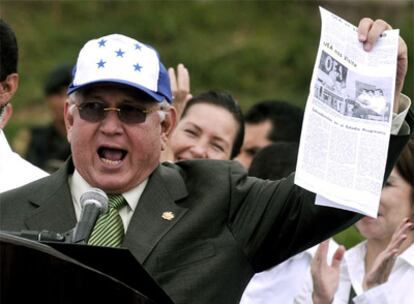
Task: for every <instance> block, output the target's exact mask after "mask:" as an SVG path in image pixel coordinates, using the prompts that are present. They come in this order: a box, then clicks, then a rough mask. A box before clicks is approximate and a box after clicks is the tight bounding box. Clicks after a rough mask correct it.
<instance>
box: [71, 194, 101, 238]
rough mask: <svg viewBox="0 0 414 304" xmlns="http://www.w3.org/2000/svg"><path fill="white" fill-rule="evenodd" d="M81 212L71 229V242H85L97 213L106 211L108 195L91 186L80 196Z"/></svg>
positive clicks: (97, 215)
mask: <svg viewBox="0 0 414 304" xmlns="http://www.w3.org/2000/svg"><path fill="white" fill-rule="evenodd" d="M80 204H81V206H82V212H81V216H80V219H79V222H78V223H77V224H76V226H75V228H74V229H73V234H72V243H81V244H87V243H88V240H89V237H90V235H91V233H92V229H93V227H94V226H95V223H96V220H97V219H98V217H99V215H101V214H105V213H106V212H107V211H108V196H107V195H106V193H105V192H103V191H102V190H101V189H98V188H91V189H89V190H88V191H86V192H85V193H84V194H82V195H81V197H80Z"/></svg>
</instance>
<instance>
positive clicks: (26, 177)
mask: <svg viewBox="0 0 414 304" xmlns="http://www.w3.org/2000/svg"><path fill="white" fill-rule="evenodd" d="M47 175H48V173H47V172H45V171H43V170H41V169H39V168H38V167H36V166H34V165H32V164H31V163H29V162H28V161H26V160H25V159H23V158H22V157H20V155H19V154H17V153H15V152H13V150H12V149H11V147H10V145H9V143H8V141H7V138H6V136H5V134H4V132H3V130H2V129H0V192H4V191H7V190H11V189H14V188H17V187H20V186H23V185H25V184H27V183H30V182H32V181H35V180H37V179H39V178H42V177H45V176H47Z"/></svg>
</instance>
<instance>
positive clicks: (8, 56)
mask: <svg viewBox="0 0 414 304" xmlns="http://www.w3.org/2000/svg"><path fill="white" fill-rule="evenodd" d="M0 56H1V57H0V65H1V66H0V73H1V75H0V192H4V191H6V190H9V189H13V188H16V187H19V186H21V185H24V184H27V183H29V182H31V181H34V180H36V179H39V178H41V177H44V176H46V175H47V173H46V172H44V171H42V170H40V169H39V168H37V167H35V166H33V165H32V164H30V163H29V162H27V161H26V160H24V159H23V158H21V157H20V156H19V155H18V154H17V153H15V152H13V151H12V149H11V148H10V145H9V143H8V142H7V139H6V136H5V134H4V132H3V128H4V127H5V126H6V124H7V122H8V121H9V119H10V117H11V115H12V112H13V108H12V105H11V104H10V100H11V98H12V97H13V95H14V93H15V92H16V90H17V87H18V85H19V75H18V74H17V61H18V46H17V41H16V37H15V35H14V33H13V31H12V29H11V28H10V27H9V26H8V25H7V24H6V23H5V22H4V21H3V20H2V19H0Z"/></svg>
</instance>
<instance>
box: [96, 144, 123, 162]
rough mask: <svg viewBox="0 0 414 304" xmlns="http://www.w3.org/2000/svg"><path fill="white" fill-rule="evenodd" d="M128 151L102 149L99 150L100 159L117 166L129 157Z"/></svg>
mask: <svg viewBox="0 0 414 304" xmlns="http://www.w3.org/2000/svg"><path fill="white" fill-rule="evenodd" d="M127 153H128V152H127V151H126V150H123V149H117V148H110V147H100V148H99V149H98V155H99V158H100V159H101V160H102V161H103V162H104V163H107V164H110V165H117V164H119V163H121V162H122V160H123V159H124V158H125V156H126V155H127Z"/></svg>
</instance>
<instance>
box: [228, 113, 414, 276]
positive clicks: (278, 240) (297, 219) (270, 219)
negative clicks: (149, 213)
mask: <svg viewBox="0 0 414 304" xmlns="http://www.w3.org/2000/svg"><path fill="white" fill-rule="evenodd" d="M406 121H407V123H408V124H409V125H410V129H411V130H412V129H413V122H414V119H413V115H412V113H410V114H409V117H407V119H406ZM408 139H409V135H405V136H391V140H390V145H389V150H388V158H387V165H386V174H385V176H384V180H386V179H387V178H388V175H389V174H390V172H391V169H392V168H393V166H394V164H395V161H396V160H397V158H398V156H399V154H400V152H401V151H402V149H403V148H404V146H405V144H406V143H407V141H408ZM230 171H231V174H230V176H231V181H230V185H231V187H232V189H231V203H230V212H229V219H228V220H229V226H230V229H231V231H232V233H233V235H234V237H235V238H236V240H237V241H238V242H239V244H240V246H241V248H242V250H243V251H244V253H245V254H246V257H247V259H248V260H249V261H250V263H251V265H252V267H253V268H254V270H255V271H256V272H258V271H262V270H265V269H268V268H270V267H272V266H274V265H276V264H279V263H280V262H282V261H284V260H286V259H287V258H289V257H291V256H293V255H294V254H296V253H298V252H300V251H303V250H305V249H307V248H309V247H311V246H314V245H316V244H318V243H320V242H321V241H323V240H325V239H327V238H329V237H331V236H333V235H334V234H336V233H338V232H340V231H342V230H344V229H346V228H347V227H349V226H350V225H352V224H354V223H355V222H356V221H358V220H359V219H360V218H361V217H362V215H360V214H356V213H353V212H349V211H345V210H341V209H335V208H329V207H323V206H316V205H315V204H314V200H315V194H314V193H311V192H309V191H307V190H305V189H303V188H300V187H298V186H296V185H294V182H293V181H294V174H291V175H290V176H289V177H287V178H286V179H282V180H280V181H276V182H273V181H263V180H260V179H256V178H252V177H247V176H246V173H245V171H244V170H243V169H242V168H240V167H238V166H237V165H233V166H231V167H230Z"/></svg>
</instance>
